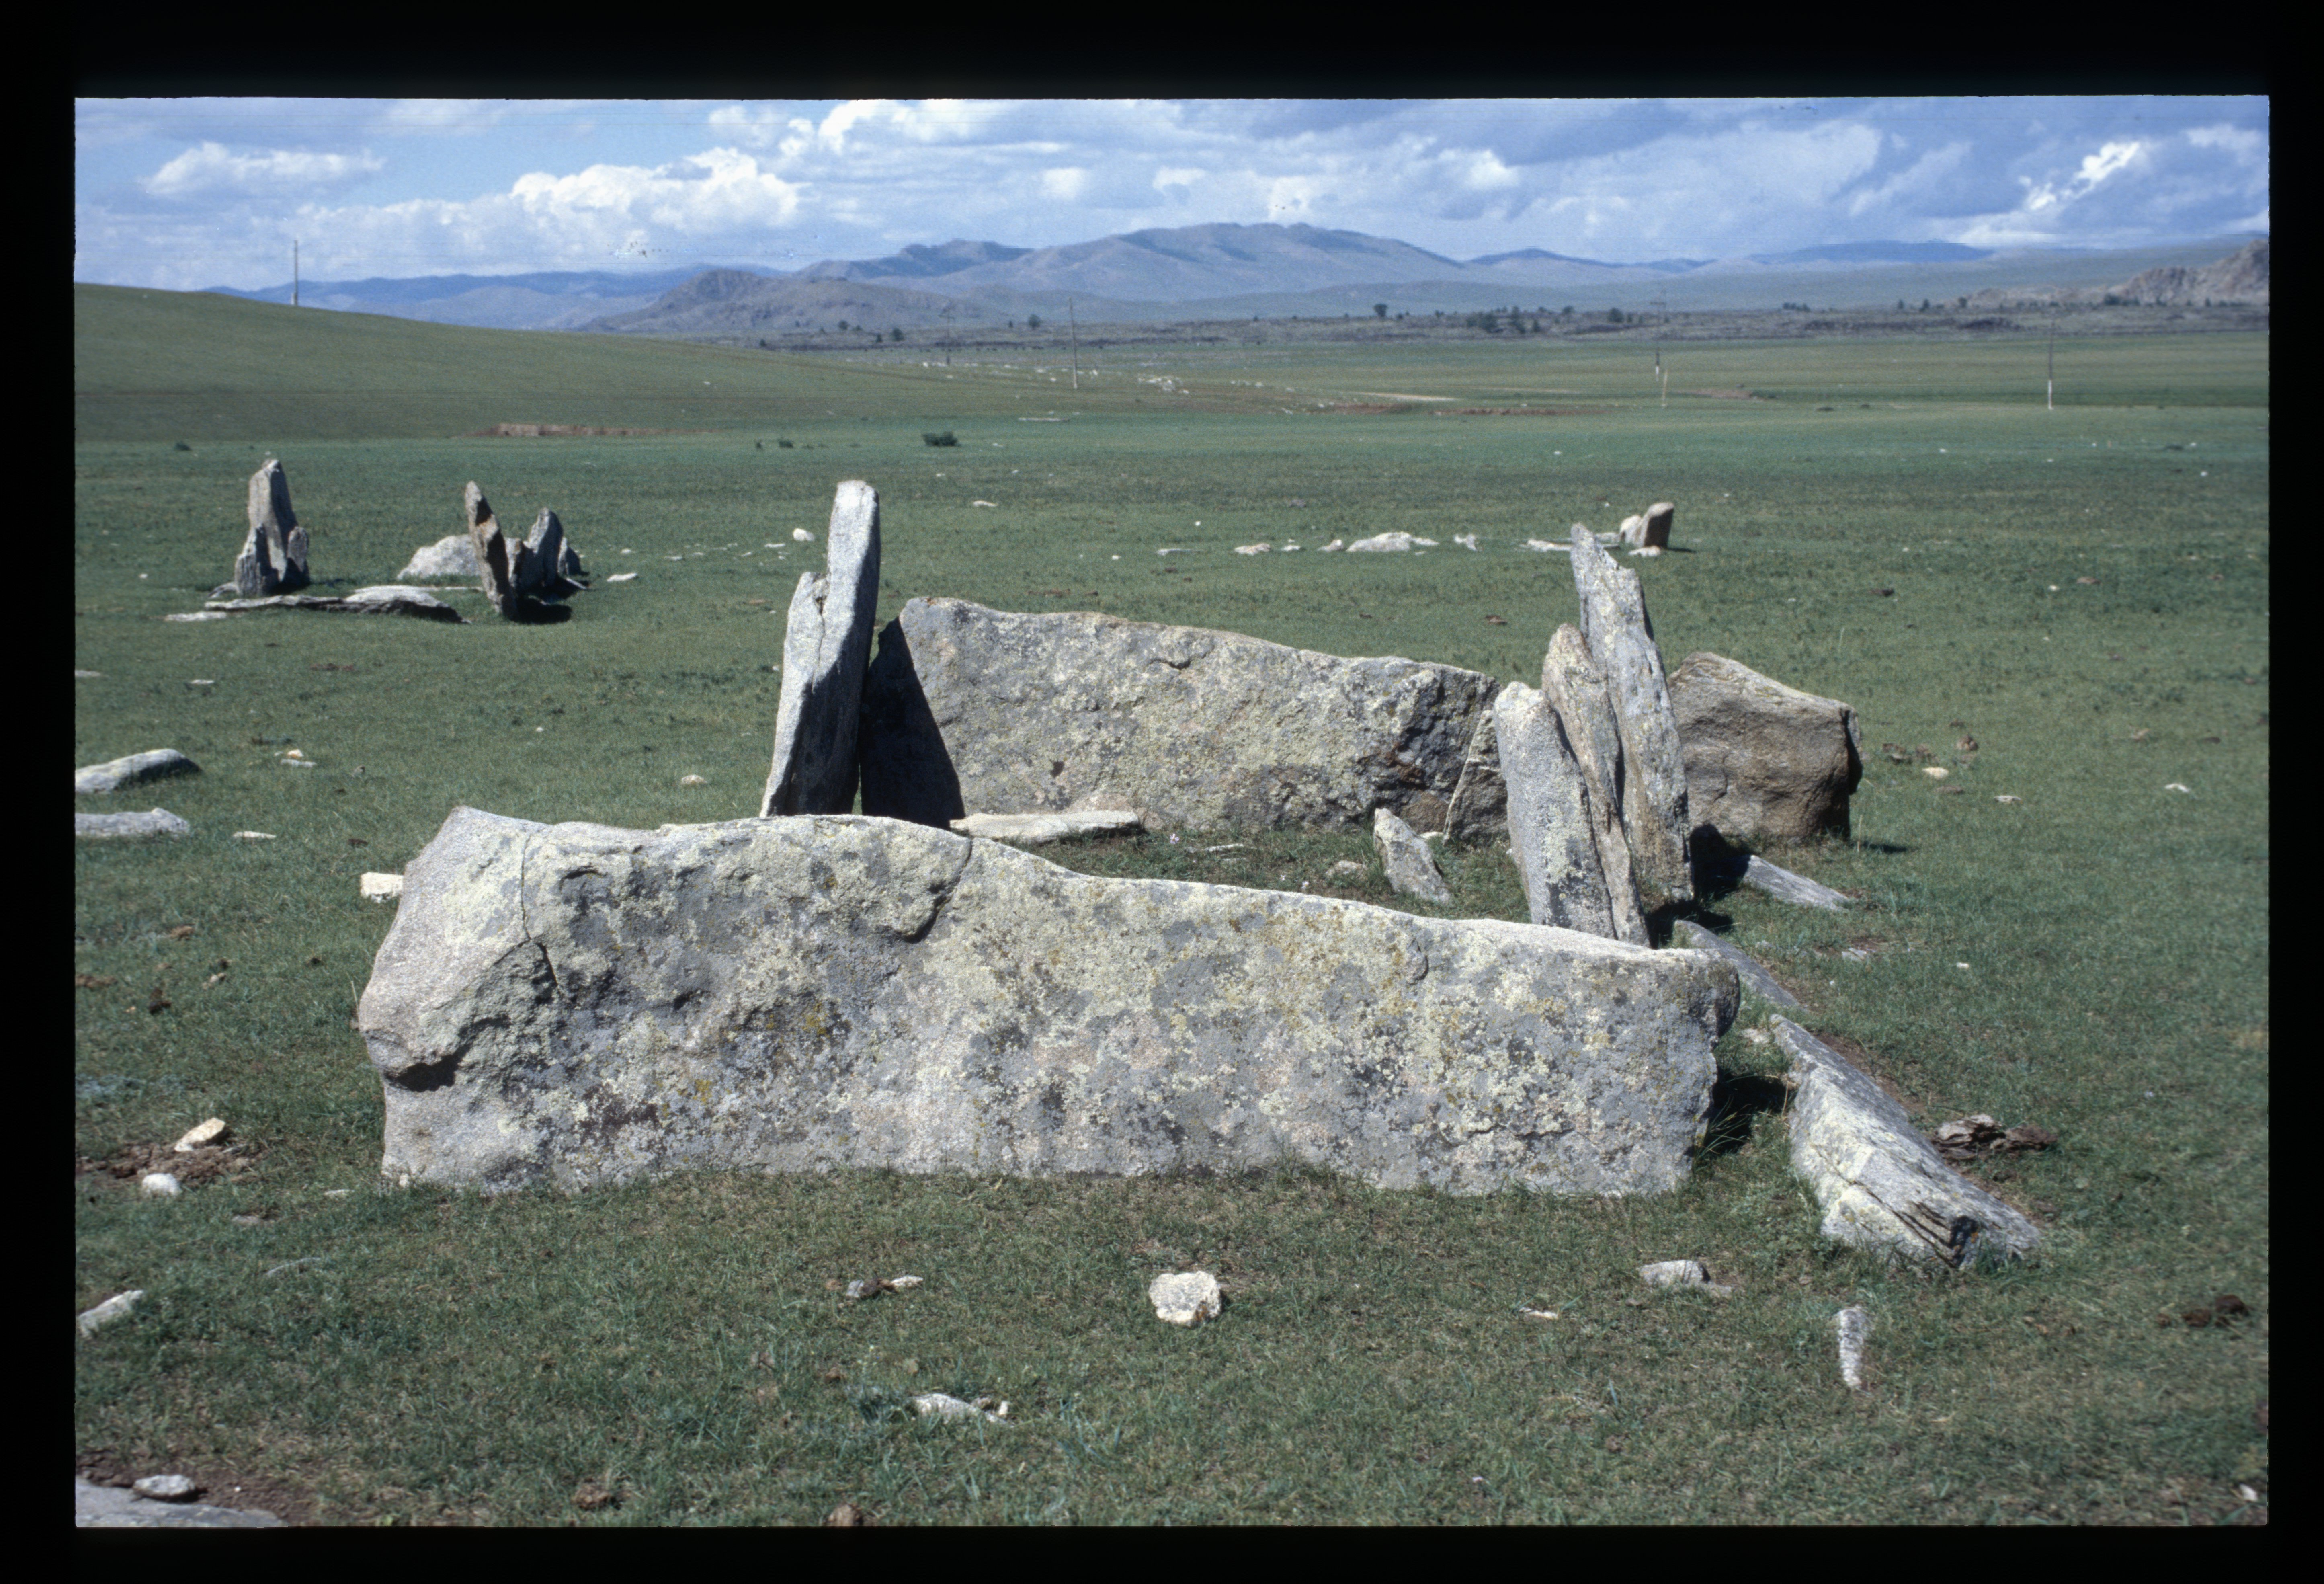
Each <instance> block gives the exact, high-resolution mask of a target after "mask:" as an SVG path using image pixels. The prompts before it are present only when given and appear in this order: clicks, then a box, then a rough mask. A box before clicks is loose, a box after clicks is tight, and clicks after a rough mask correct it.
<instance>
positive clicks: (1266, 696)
mask: <svg viewBox="0 0 2324 1584" xmlns="http://www.w3.org/2000/svg"><path fill="white" fill-rule="evenodd" d="M1499 687H1500V684H1499V681H1496V680H1495V679H1494V678H1492V677H1489V676H1487V675H1485V674H1484V673H1482V672H1472V671H1464V670H1462V669H1461V668H1460V667H1458V666H1451V665H1439V664H1434V663H1430V662H1422V661H1413V660H1405V659H1401V658H1398V657H1396V656H1383V657H1379V658H1374V659H1361V660H1350V659H1344V658H1342V657H1341V656H1339V655H1335V654H1318V653H1312V652H1310V651H1307V650H1304V649H1292V648H1287V647H1286V646H1285V645H1283V644H1269V643H1267V642H1265V641H1264V640H1262V639H1259V638H1251V637H1246V636H1244V635H1241V634H1239V633H1221V632H1213V631H1211V630H1209V629H1206V628H1202V627H1171V626H1161V625H1155V624H1153V623H1148V622H1129V621H1124V620H1122V619H1121V618H1120V617H1119V616H1104V615H1101V614H1099V613H1096V612H1092V611H1061V612H1056V613H1050V614H1043V615H1023V614H1016V613H1010V612H1005V611H996V610H988V609H986V608H985V607H982V606H979V605H971V604H970V603H968V602H967V601H966V600H961V599H931V598H921V599H913V600H909V601H908V602H906V604H905V606H904V608H903V610H902V611H901V612H900V613H899V615H898V616H897V618H896V620H895V621H894V622H892V623H890V625H888V627H887V628H886V630H885V631H884V632H882V633H881V638H880V653H879V656H878V658H877V659H876V660H874V661H873V662H872V664H871V674H870V676H869V677H868V678H867V679H866V681H865V683H864V691H863V742H862V755H861V757H862V766H863V811H864V812H865V813H867V814H881V815H886V816H888V817H890V818H893V819H899V820H915V821H917V822H918V823H920V824H923V825H943V824H945V823H947V822H949V821H951V820H957V819H959V818H961V817H962V816H963V815H964V814H966V813H967V812H969V811H971V810H975V811H980V812H989V813H997V814H1020V813H1021V814H1031V813H1040V812H1043V811H1051V810H1057V811H1063V810H1078V809H1141V810H1144V811H1146V813H1147V814H1148V817H1149V821H1151V822H1158V823H1159V825H1161V826H1162V827H1164V828H1174V829H1194V830H1212V829H1220V828H1222V827H1239V828H1240V829H1277V828H1281V827H1285V826H1309V827H1323V828H1328V829H1342V830H1346V829H1363V828H1364V827H1366V826H1368V825H1369V824H1370V823H1371V816H1372V811H1373V810H1375V809H1379V808H1385V809H1387V810H1388V811H1389V812H1390V813H1392V814H1395V815H1396V816H1397V818H1399V819H1401V820H1404V821H1406V823H1407V824H1409V825H1411V826H1412V827H1413V828H1414V829H1417V830H1434V829H1440V828H1442V826H1443V823H1444V821H1445V819H1446V817H1447V813H1448V806H1447V805H1448V800H1450V799H1451V798H1452V795H1453V794H1454V792H1456V791H1457V789H1458V785H1459V782H1460V780H1461V775H1462V766H1463V764H1465V763H1466V762H1467V756H1468V754H1469V751H1470V747H1471V743H1472V742H1473V741H1474V739H1475V737H1476V733H1477V727H1478V723H1479V718H1480V716H1482V715H1483V714H1485V713H1486V712H1487V711H1488V709H1489V706H1490V703H1491V700H1492V697H1493V695H1494V693H1495V692H1497V691H1498V690H1499Z"/></svg>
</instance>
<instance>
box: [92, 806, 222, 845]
mask: <svg viewBox="0 0 2324 1584" xmlns="http://www.w3.org/2000/svg"><path fill="white" fill-rule="evenodd" d="M193 829H194V828H193V827H192V826H190V825H189V824H187V823H186V822H185V821H184V820H180V818H178V816H176V815H175V814H172V813H171V812H170V811H168V810H167V809H148V810H147V811H145V812H144V813H143V814H75V815H74V816H73V835H74V836H75V837H76V838H78V837H84V836H86V837H90V838H96V839H98V840H109V839H116V838H140V837H148V836H185V835H188V834H189V833H190V832H191V831H192V830H193Z"/></svg>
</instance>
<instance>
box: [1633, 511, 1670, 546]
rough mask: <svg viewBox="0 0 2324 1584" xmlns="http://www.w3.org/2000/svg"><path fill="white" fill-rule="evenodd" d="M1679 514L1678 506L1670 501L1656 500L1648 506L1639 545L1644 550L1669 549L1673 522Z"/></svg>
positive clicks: (1639, 536)
mask: <svg viewBox="0 0 2324 1584" xmlns="http://www.w3.org/2000/svg"><path fill="white" fill-rule="evenodd" d="M1677 516H1678V508H1677V507H1676V506H1674V505H1672V504H1671V503H1670V502H1668V501H1656V502H1655V504H1654V505H1650V506H1648V507H1647V508H1646V519H1645V521H1644V523H1642V524H1641V526H1640V531H1639V533H1638V545H1639V548H1640V549H1643V550H1668V549H1669V548H1670V536H1671V523H1672V522H1673V521H1674V519H1675V518H1676V517H1677Z"/></svg>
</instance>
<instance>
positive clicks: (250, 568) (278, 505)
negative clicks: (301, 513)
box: [234, 457, 308, 599]
mask: <svg viewBox="0 0 2324 1584" xmlns="http://www.w3.org/2000/svg"><path fill="white" fill-rule="evenodd" d="M307 583H308V577H307V531H306V530H305V529H304V528H301V527H300V526H299V519H298V517H297V516H296V515H295V514H293V513H292V512H291V486H290V484H289V483H288V482H287V481H286V480H285V479H284V478H283V477H282V464H281V463H280V462H278V461H276V460H275V459H273V458H272V457H269V458H267V459H266V465H265V466H264V467H263V468H260V469H259V470H258V471H257V472H255V473H254V474H252V475H251V476H250V533H249V534H248V535H247V536H246V537H245V538H244V540H243V543H242V553H241V554H240V555H239V556H236V557H235V562H234V589H235V592H236V593H238V594H240V595H241V596H242V597H244V598H245V599H256V598H259V597H262V596H264V595H269V594H281V593H283V592H285V591H286V590H289V589H292V588H305V587H306V586H307Z"/></svg>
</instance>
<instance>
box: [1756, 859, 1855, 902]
mask: <svg viewBox="0 0 2324 1584" xmlns="http://www.w3.org/2000/svg"><path fill="white" fill-rule="evenodd" d="M1742 879H1743V884H1744V885H1748V886H1750V887H1751V888H1752V889H1754V890H1755V891H1764V892H1766V894H1768V895H1769V896H1772V897H1774V898H1775V900H1776V901H1777V902H1788V903H1792V904H1793V905H1794V907H1820V908H1822V909H1824V910H1826V911H1827V912H1835V913H1836V912H1843V911H1845V910H1846V908H1847V907H1848V898H1847V897H1846V896H1844V895H1843V894H1840V892H1837V891H1834V890H1833V889H1832V888H1831V886H1829V885H1817V884H1816V883H1815V882H1814V881H1812V880H1811V879H1809V878H1808V877H1807V876H1806V875H1794V874H1793V873H1792V872H1791V871H1790V870H1789V869H1779V868H1777V867H1776V866H1775V865H1773V864H1771V863H1769V862H1768V861H1767V860H1766V859H1765V858H1763V857H1760V856H1759V855H1758V854H1757V853H1754V854H1752V855H1751V857H1750V860H1749V861H1748V863H1747V864H1745V865H1744V867H1743V875H1742Z"/></svg>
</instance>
